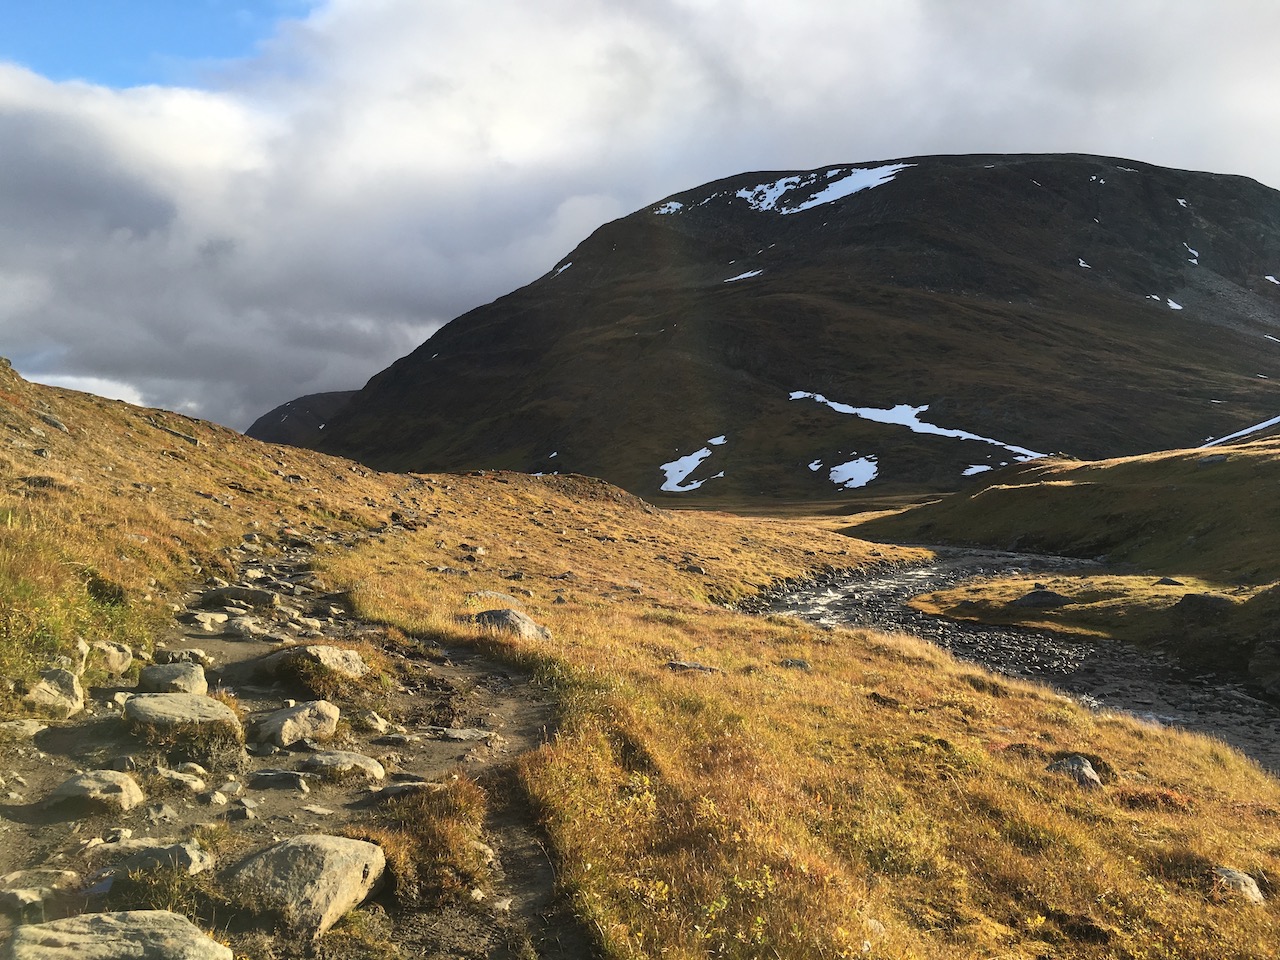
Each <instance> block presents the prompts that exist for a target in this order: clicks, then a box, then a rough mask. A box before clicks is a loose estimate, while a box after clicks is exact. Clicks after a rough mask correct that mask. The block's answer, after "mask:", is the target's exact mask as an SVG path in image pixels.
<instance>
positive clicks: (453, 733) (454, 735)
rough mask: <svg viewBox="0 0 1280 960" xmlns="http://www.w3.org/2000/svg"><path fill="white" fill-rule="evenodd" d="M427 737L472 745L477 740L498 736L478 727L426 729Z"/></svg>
mask: <svg viewBox="0 0 1280 960" xmlns="http://www.w3.org/2000/svg"><path fill="white" fill-rule="evenodd" d="M423 729H424V730H425V731H426V733H427V735H428V736H430V737H433V738H434V739H436V740H456V741H458V742H461V743H470V742H473V741H476V740H492V739H493V738H495V737H497V736H498V735H497V734H496V733H494V732H493V731H492V730H480V729H478V728H476V727H424V728H423Z"/></svg>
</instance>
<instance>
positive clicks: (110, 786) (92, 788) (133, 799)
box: [44, 770, 146, 812]
mask: <svg viewBox="0 0 1280 960" xmlns="http://www.w3.org/2000/svg"><path fill="white" fill-rule="evenodd" d="M144 799H146V798H145V797H144V796H143V795H142V788H141V787H140V786H138V782H137V781H136V780H134V779H133V777H131V776H129V775H128V774H127V773H120V772H119V771H117V770H90V771H89V772H87V773H81V774H78V775H77V776H74V777H72V778H71V779H70V780H67V781H65V782H63V783H62V784H60V785H59V786H58V787H56V788H55V789H54V791H53V793H51V794H49V797H48V799H46V800H45V802H44V805H45V806H46V807H52V806H56V805H59V804H64V803H68V804H75V805H77V806H81V807H86V808H93V809H96V810H105V811H110V812H122V811H125V810H132V809H133V808H134V807H136V806H137V805H138V804H140V803H142V801H143V800H144Z"/></svg>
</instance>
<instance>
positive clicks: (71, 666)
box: [54, 637, 89, 677]
mask: <svg viewBox="0 0 1280 960" xmlns="http://www.w3.org/2000/svg"><path fill="white" fill-rule="evenodd" d="M54 662H55V663H56V664H57V665H58V666H59V667H62V668H63V669H64V670H70V671H71V672H72V673H74V674H75V675H76V677H83V676H84V668H85V664H87V663H88V662H89V645H88V644H87V643H85V642H84V638H83V637H76V645H75V647H74V648H73V649H72V651H71V653H70V654H69V655H67V656H62V657H58V658H57V660H55V661H54Z"/></svg>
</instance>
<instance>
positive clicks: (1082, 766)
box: [1045, 753, 1102, 790]
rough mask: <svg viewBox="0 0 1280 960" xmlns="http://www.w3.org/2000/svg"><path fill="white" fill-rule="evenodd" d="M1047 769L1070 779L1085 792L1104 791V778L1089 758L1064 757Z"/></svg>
mask: <svg viewBox="0 0 1280 960" xmlns="http://www.w3.org/2000/svg"><path fill="white" fill-rule="evenodd" d="M1045 769H1046V770H1048V771H1049V772H1050V773H1060V774H1062V775H1063V776H1067V777H1070V778H1071V779H1073V780H1074V781H1075V782H1076V783H1077V784H1078V785H1079V786H1080V787H1081V788H1083V789H1085V790H1101V789H1102V778H1101V777H1099V776H1098V772H1097V771H1096V770H1094V769H1093V764H1092V763H1090V762H1089V759H1088V758H1087V757H1082V756H1080V754H1078V753H1076V754H1072V755H1071V756H1069V757H1063V758H1062V759H1061V760H1055V761H1054V762H1053V763H1051V764H1049V765H1048V766H1047V767H1045Z"/></svg>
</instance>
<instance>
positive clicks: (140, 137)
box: [0, 0, 1280, 426]
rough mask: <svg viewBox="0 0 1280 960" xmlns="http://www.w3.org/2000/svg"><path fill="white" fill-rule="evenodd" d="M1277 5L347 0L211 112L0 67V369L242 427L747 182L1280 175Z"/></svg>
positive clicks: (259, 66) (193, 95)
mask: <svg viewBox="0 0 1280 960" xmlns="http://www.w3.org/2000/svg"><path fill="white" fill-rule="evenodd" d="M1278 30H1280V6H1273V5H1269V4H1255V3H1241V4H1235V5H1227V6H1225V7H1223V6H1218V7H1214V8H1212V9H1211V8H1209V7H1208V6H1204V7H1203V8H1197V7H1195V6H1188V5H1178V6H1177V7H1176V8H1175V7H1172V6H1171V5H1170V4H1169V3H1167V2H1161V0H1135V2H1133V3H1128V4H1124V5H1120V6H1119V7H1117V6H1116V5H1114V4H1103V3H1101V2H1087V0H1086V2H1080V0H1073V2H1065V0H1046V2H1044V3H1037V4H1034V5H1028V4H1025V3H1022V2H1015V0H996V2H993V3H987V4H959V3H954V2H951V0H867V2H859V3H857V4H837V3H829V2H826V0H798V2H795V3H792V4H787V5H780V4H777V3H776V2H768V3H766V2H764V0H733V2H730V0H654V2H652V3H615V2H608V0H544V2H539V3H537V4H531V3H527V2H522V0H491V2H488V3H485V4H474V3H473V4H464V3H457V2H440V0H433V2H424V0H331V2H329V3H327V4H324V5H321V6H319V7H317V8H316V9H315V11H314V12H312V13H311V14H309V15H307V16H306V17H305V18H302V19H297V20H293V21H287V22H284V23H282V24H281V25H280V28H279V29H278V31H277V33H276V34H275V36H274V37H273V38H272V39H271V40H270V41H269V42H268V43H266V44H264V45H263V46H262V48H261V49H260V51H259V53H258V54H257V55H255V57H253V58H252V59H249V60H245V61H242V62H238V63H234V64H228V65H224V66H223V68H222V69H221V71H220V72H219V73H218V75H217V79H216V82H215V83H211V84H210V85H209V88H208V89H205V90H193V89H178V88H163V87H141V88H136V89H131V90H109V89H104V88H101V87H95V86H91V85H88V84H84V83H53V82H50V81H48V80H46V79H44V78H42V77H39V76H37V75H35V74H33V73H30V72H29V71H26V70H24V69H22V68H19V67H15V66H10V65H4V64H0V142H3V143H4V144H5V145H6V150H5V154H4V157H3V159H0V331H2V332H3V342H2V343H0V350H2V351H3V352H4V353H7V354H8V355H10V357H11V358H12V359H13V360H14V362H15V364H16V365H17V366H18V368H19V369H20V370H22V371H23V372H25V373H28V374H30V375H33V376H35V377H39V378H43V379H48V378H49V377H51V376H52V377H61V378H80V379H75V380H74V382H80V383H84V382H88V380H86V379H84V378H94V377H97V378H102V379H106V380H110V381H114V382H116V383H118V384H123V385H126V386H128V387H130V388H132V389H133V390H135V391H137V394H138V396H139V397H140V398H141V399H143V400H145V401H146V402H147V403H153V404H156V405H161V406H170V407H178V406H184V405H185V407H186V408H187V409H191V410H195V411H198V412H199V413H201V414H202V415H205V416H209V417H211V418H213V419H217V420H220V421H222V422H226V423H230V424H233V425H236V426H244V425H246V424H247V423H248V422H250V421H251V420H252V419H253V418H254V417H255V416H257V415H258V414H260V413H262V412H263V411H264V410H266V409H268V408H270V407H271V406H274V405H275V404H277V403H280V402H283V401H284V400H287V399H290V398H291V397H293V396H296V395H300V394H303V393H309V392H315V391H317V390H324V389H340V388H349V387H352V386H358V385H360V384H361V383H363V381H364V380H365V379H366V378H367V377H368V376H370V375H371V374H373V373H374V372H376V371H377V370H378V369H380V368H381V367H383V366H385V365H386V364H387V363H389V362H390V361H391V360H393V359H395V358H396V357H398V356H400V355H402V354H404V353H405V352H407V351H408V350H410V349H412V348H413V347H414V346H416V345H417V343H418V342H420V341H421V340H422V339H424V338H425V337H426V336H427V335H428V334H429V333H430V332H431V330H433V329H434V328H435V327H436V326H438V325H439V324H441V323H443V322H445V321H447V320H449V319H451V318H452V317H454V316H456V315H458V314H460V313H462V312H463V311H465V310H466V309H469V308H470V307H473V306H475V305H477V304H479V303H482V302H485V301H487V300H490V299H492V298H494V297H496V296H499V295H501V294H503V293H506V292H508V291H509V290H511V289H512V288H514V287H515V286H518V285H519V284H521V283H524V282H527V281H529V280H532V279H534V278H535V277H537V276H539V275H541V274H542V273H544V272H546V271H547V270H548V269H549V268H550V267H551V266H552V265H553V264H554V263H555V262H556V261H558V260H559V259H560V258H561V257H563V256H564V255H565V254H567V253H568V252H569V250H570V249H571V248H572V247H573V246H574V245H575V244H576V243H577V242H578V241H579V240H581V239H583V238H584V237H585V236H586V235H587V234H588V233H589V232H590V231H591V230H592V229H594V227H596V226H597V225H599V224H600V223H601V222H603V221H605V220H608V219H612V218H614V217H617V216H621V215H623V214H625V213H627V212H630V211H631V210H634V209H637V208H639V207H642V206H644V205H646V204H649V203H651V202H653V201H656V200H658V199H660V198H661V197H663V196H665V195H667V194H670V193H673V192H676V191H678V190H682V189H685V188H688V187H692V186H695V185H697V184H698V183H700V182H703V181H706V180H711V179H715V178H719V177H723V176H728V175H730V174H734V173H738V172H742V171H746V170H766V169H767V170H779V169H782V170H785V169H806V168H810V167H815V166H818V165H821V164H826V163H837V162H854V161H872V160H885V159H895V158H899V157H906V156H911V155H917V154H926V153H963V152H990V151H1010V152H1038V151H1046V152H1047V151H1074V152H1094V153H1106V154H1112V155H1117V156H1129V157H1134V158H1136V159H1140V160H1145V161H1149V162H1154V163H1163V164H1168V165H1172V166H1186V167H1193V168H1198V169H1212V170H1216V171H1219V172H1225V173H1240V174H1244V175H1248V176H1253V177H1256V178H1258V179H1261V180H1263V181H1264V182H1267V183H1270V184H1273V185H1280V160H1277V159H1276V158H1277V157H1280V123H1277V122H1276V121H1277V119H1280V118H1278V117H1277V114H1278V113H1280V107H1277V106H1276V101H1275V99H1274V97H1272V96H1271V91H1273V90H1274V89H1276V87H1277V85H1280V61H1278V60H1277V58H1275V57H1274V56H1273V55H1272V52H1271V45H1270V39H1271V38H1272V37H1274V36H1275V35H1276V34H1277V32H1278Z"/></svg>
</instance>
